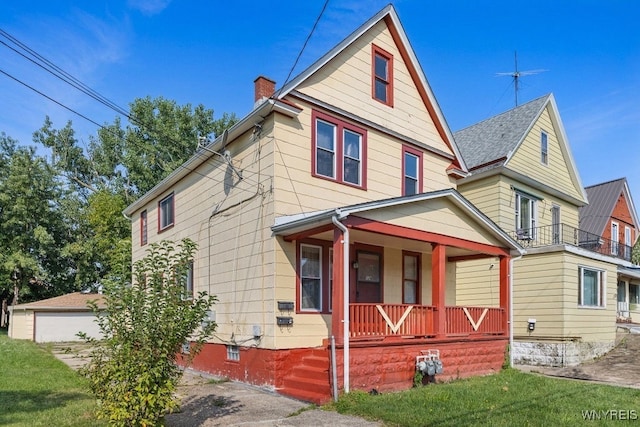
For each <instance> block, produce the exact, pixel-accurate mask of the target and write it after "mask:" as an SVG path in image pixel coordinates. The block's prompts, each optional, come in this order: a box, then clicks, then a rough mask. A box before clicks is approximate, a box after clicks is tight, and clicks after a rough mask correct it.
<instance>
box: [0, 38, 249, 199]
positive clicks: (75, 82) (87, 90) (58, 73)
mask: <svg viewBox="0 0 640 427" xmlns="http://www.w3.org/2000/svg"><path fill="white" fill-rule="evenodd" d="M0 35H2V36H4V37H6V38H7V39H8V40H10V41H11V42H13V43H14V44H15V45H17V46H19V47H20V48H21V49H23V50H24V51H26V52H28V53H29V55H30V56H31V57H30V56H28V55H26V54H24V53H23V52H20V51H19V50H18V49H16V48H14V47H12V46H10V45H9V44H7V43H6V42H4V41H2V40H0V44H2V45H4V46H5V47H7V48H9V49H11V50H12V51H14V52H15V53H17V54H18V55H20V56H22V57H23V58H25V59H27V60H28V61H30V62H32V63H33V64H35V65H37V66H38V67H40V68H42V69H43V70H45V71H47V72H48V73H50V74H52V75H53V76H55V77H56V78H58V79H60V80H62V81H63V82H65V83H67V84H69V85H70V86H72V87H74V88H75V89H77V90H79V91H81V92H82V93H84V94H86V95H88V96H90V97H91V98H92V99H94V100H96V101H98V102H100V103H101V104H103V105H105V106H106V107H108V108H110V109H112V110H113V111H115V112H116V113H118V114H120V115H122V116H124V117H126V118H127V119H128V120H129V121H130V122H132V123H133V124H136V125H138V126H140V127H141V128H142V130H145V131H147V132H149V133H151V134H154V133H156V131H155V129H152V126H151V125H149V124H147V123H144V122H143V121H142V120H139V119H138V118H137V117H135V115H133V114H131V113H130V112H129V111H127V110H126V109H124V108H123V107H120V106H119V105H117V104H116V103H115V102H113V101H111V100H109V99H108V98H107V97H105V96H103V95H101V94H100V93H98V92H97V91H95V90H94V89H92V88H91V87H89V86H88V85H86V84H85V83H83V82H82V81H80V80H79V79H77V78H76V77H74V76H73V75H71V74H70V73H68V72H67V71H65V70H63V69H62V68H60V67H59V66H57V65H56V64H54V63H53V62H52V61H50V60H48V59H47V58H45V57H44V56H42V55H41V54H39V53H38V52H36V51H35V50H33V49H32V48H30V47H29V46H27V45H26V44H25V43H23V42H21V41H20V40H18V39H17V38H15V37H14V36H12V35H11V34H9V33H7V32H6V31H4V30H2V29H0ZM34 58H35V59H34ZM43 63H44V64H45V65H43ZM0 72H2V74H4V75H6V76H7V77H9V78H11V79H13V80H15V81H16V82H18V83H20V84H22V85H24V86H26V87H27V88H29V89H31V90H32V91H34V92H36V93H37V94H39V95H41V96H43V97H45V98H47V99H48V100H50V101H52V102H54V103H55V104H57V105H59V106H61V107H63V108H64V109H66V110H68V111H70V112H72V113H74V114H76V115H78V116H79V117H81V118H83V119H85V120H87V121H88V122H90V123H92V124H94V125H96V126H98V127H99V128H101V129H103V130H105V131H107V132H109V133H111V134H112V135H114V136H116V137H120V135H118V134H117V133H116V132H114V131H113V130H112V129H111V128H109V127H106V126H104V125H101V124H99V123H98V122H96V121H95V120H92V119H91V118H89V117H87V116H86V115H84V114H82V113H80V112H78V111H76V110H74V109H72V108H70V107H68V106H66V105H64V104H63V103H62V102H60V101H57V100H55V99H54V98H52V97H50V96H48V95H47V94H45V93H44V92H42V91H39V90H38V89H36V88H34V87H33V86H30V85H29V84H27V83H25V82H23V81H21V80H20V79H18V78H16V77H14V76H12V75H10V74H9V73H7V72H5V71H2V70H0ZM164 138H166V139H167V140H168V141H169V142H174V143H177V142H178V141H175V140H174V139H173V138H168V137H164ZM138 148H140V147H138ZM197 153H198V152H197V151H196V152H194V154H197ZM201 154H202V153H200V154H199V155H201ZM220 161H222V160H220ZM223 163H224V162H223ZM161 167H162V168H163V169H164V170H165V172H168V173H171V172H172V171H173V170H168V169H165V168H164V166H162V165H161ZM180 168H184V169H186V170H188V171H193V170H192V169H189V168H187V167H186V166H184V163H182V164H181V165H180V166H178V168H177V169H180ZM196 174H198V175H201V176H203V177H205V175H203V174H200V173H198V172H196ZM206 177H207V178H209V179H211V180H213V181H215V179H213V178H211V177H208V176H206ZM245 181H246V182H248V183H253V184H255V185H258V184H259V183H258V182H252V181H253V180H251V179H245ZM216 182H217V183H220V182H222V181H216ZM247 191H250V190H247Z"/></svg>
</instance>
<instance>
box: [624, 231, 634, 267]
mask: <svg viewBox="0 0 640 427" xmlns="http://www.w3.org/2000/svg"><path fill="white" fill-rule="evenodd" d="M631 242H632V236H631V227H629V226H628V225H625V226H624V245H625V246H624V259H626V260H628V261H631V251H632V250H633V248H632V246H633V243H631Z"/></svg>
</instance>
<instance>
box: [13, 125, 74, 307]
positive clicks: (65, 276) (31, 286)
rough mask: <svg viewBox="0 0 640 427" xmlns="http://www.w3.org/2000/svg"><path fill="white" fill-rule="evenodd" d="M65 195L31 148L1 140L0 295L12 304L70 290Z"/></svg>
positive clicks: (70, 274)
mask: <svg viewBox="0 0 640 427" xmlns="http://www.w3.org/2000/svg"><path fill="white" fill-rule="evenodd" d="M64 197H65V194H64V192H63V191H62V190H61V188H60V183H59V181H58V180H57V179H56V174H55V171H54V170H53V169H52V168H51V167H50V166H49V165H48V164H47V162H46V160H45V159H44V158H43V157H41V156H38V155H36V153H35V148H33V147H19V146H17V141H15V140H13V139H11V138H9V137H7V136H6V135H5V134H1V135H0V249H1V250H0V293H2V299H7V298H10V299H11V301H12V304H17V303H18V302H19V301H20V300H25V301H31V300H37V299H41V298H44V297H47V296H51V295H54V294H56V293H57V291H58V289H61V290H63V292H64V291H65V290H67V289H68V287H69V286H70V285H71V282H72V279H71V276H72V271H71V270H72V269H71V268H70V264H69V262H68V260H67V259H65V258H64V256H62V254H61V251H60V248H61V247H64V245H65V244H66V243H67V242H68V241H69V239H70V233H69V229H68V227H67V224H66V223H65V221H64V220H63V217H62V215H61V205H60V201H61V200H62V199H64Z"/></svg>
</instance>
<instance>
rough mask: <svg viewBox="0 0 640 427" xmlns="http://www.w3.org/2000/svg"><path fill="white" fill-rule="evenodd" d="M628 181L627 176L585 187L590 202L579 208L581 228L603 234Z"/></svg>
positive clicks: (599, 234)
mask: <svg viewBox="0 0 640 427" xmlns="http://www.w3.org/2000/svg"><path fill="white" fill-rule="evenodd" d="M626 182H627V180H626V178H620V179H616V180H613V181H609V182H603V183H601V184H596V185H592V186H590V187H585V188H584V189H585V191H586V192H587V197H588V198H589V204H588V205H587V206H583V207H581V208H580V210H579V215H580V216H579V218H580V219H579V221H580V226H579V228H580V229H581V230H584V231H587V232H589V233H592V234H595V235H598V236H602V234H603V232H604V228H605V227H606V226H607V222H608V221H609V218H610V217H611V214H612V213H613V208H615V206H616V203H617V202H618V197H620V194H621V193H622V192H623V191H624V186H625V183H626Z"/></svg>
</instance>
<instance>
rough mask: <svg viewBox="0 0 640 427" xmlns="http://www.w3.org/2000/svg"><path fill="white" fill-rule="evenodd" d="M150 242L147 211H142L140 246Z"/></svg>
mask: <svg viewBox="0 0 640 427" xmlns="http://www.w3.org/2000/svg"><path fill="white" fill-rule="evenodd" d="M147 242H148V234H147V211H146V210H144V211H142V212H140V246H144V245H146V244H147Z"/></svg>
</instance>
